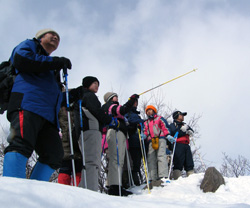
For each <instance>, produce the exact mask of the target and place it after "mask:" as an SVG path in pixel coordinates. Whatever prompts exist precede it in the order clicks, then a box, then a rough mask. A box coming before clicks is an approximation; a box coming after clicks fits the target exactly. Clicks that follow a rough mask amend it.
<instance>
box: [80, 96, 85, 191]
mask: <svg viewBox="0 0 250 208" xmlns="http://www.w3.org/2000/svg"><path fill="white" fill-rule="evenodd" d="M78 102H79V112H80V128H81V146H82V168H83V176H84V184H85V188H86V189H87V178H86V164H85V152H84V138H83V120H82V100H79V101H78Z"/></svg>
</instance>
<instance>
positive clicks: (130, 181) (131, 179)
mask: <svg viewBox="0 0 250 208" xmlns="http://www.w3.org/2000/svg"><path fill="white" fill-rule="evenodd" d="M127 147H128V146H127V145H126V149H125V151H126V157H127V168H128V180H129V186H130V187H134V186H135V183H134V180H133V177H132V171H131V165H130V160H129V154H128V148H127Z"/></svg>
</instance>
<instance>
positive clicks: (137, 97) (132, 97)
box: [129, 94, 140, 100]
mask: <svg viewBox="0 0 250 208" xmlns="http://www.w3.org/2000/svg"><path fill="white" fill-rule="evenodd" d="M139 97H140V95H137V94H133V95H131V96H130V97H129V99H136V100H138V99H139Z"/></svg>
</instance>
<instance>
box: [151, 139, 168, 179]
mask: <svg viewBox="0 0 250 208" xmlns="http://www.w3.org/2000/svg"><path fill="white" fill-rule="evenodd" d="M147 159H148V172H149V180H157V179H158V178H163V177H168V161H167V155H166V140H165V139H159V149H158V150H154V149H153V147H152V142H150V143H149V147H148V158H147Z"/></svg>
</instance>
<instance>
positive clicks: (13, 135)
mask: <svg viewBox="0 0 250 208" xmlns="http://www.w3.org/2000/svg"><path fill="white" fill-rule="evenodd" d="M59 42H60V36H59V35H58V33H57V32H56V31H54V30H52V29H43V30H40V31H38V33H37V34H36V38H33V39H27V40H25V41H23V42H21V43H20V44H19V45H18V46H17V47H15V48H14V50H13V52H12V55H11V57H10V60H11V63H12V64H13V66H14V67H15V70H16V72H17V76H16V79H15V83H14V85H13V88H12V92H11V96H10V101H9V105H8V110H7V119H8V120H9V121H10V123H11V124H10V125H11V129H10V134H9V136H8V139H7V140H8V142H9V145H8V146H7V147H6V149H5V157H4V164H3V176H9V177H17V178H26V174H25V172H26V163H27V161H28V158H29V157H30V156H31V154H32V152H33V150H35V151H36V152H37V154H38V155H39V158H38V162H37V163H36V165H35V167H34V168H33V171H32V173H31V175H30V179H37V180H43V181H49V179H50V176H51V174H52V173H53V172H54V171H55V170H56V169H58V168H59V167H60V166H61V163H62V158H63V148H62V142H61V139H60V137H59V132H58V130H59V125H58V124H59V122H58V112H59V110H60V107H61V101H62V92H61V89H60V84H59V81H60V76H58V75H60V74H59V72H60V70H61V69H62V68H64V67H66V68H68V69H71V62H70V60H69V59H67V58H64V57H52V56H50V54H51V53H52V52H53V51H55V50H56V49H57V47H58V45H59Z"/></svg>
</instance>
